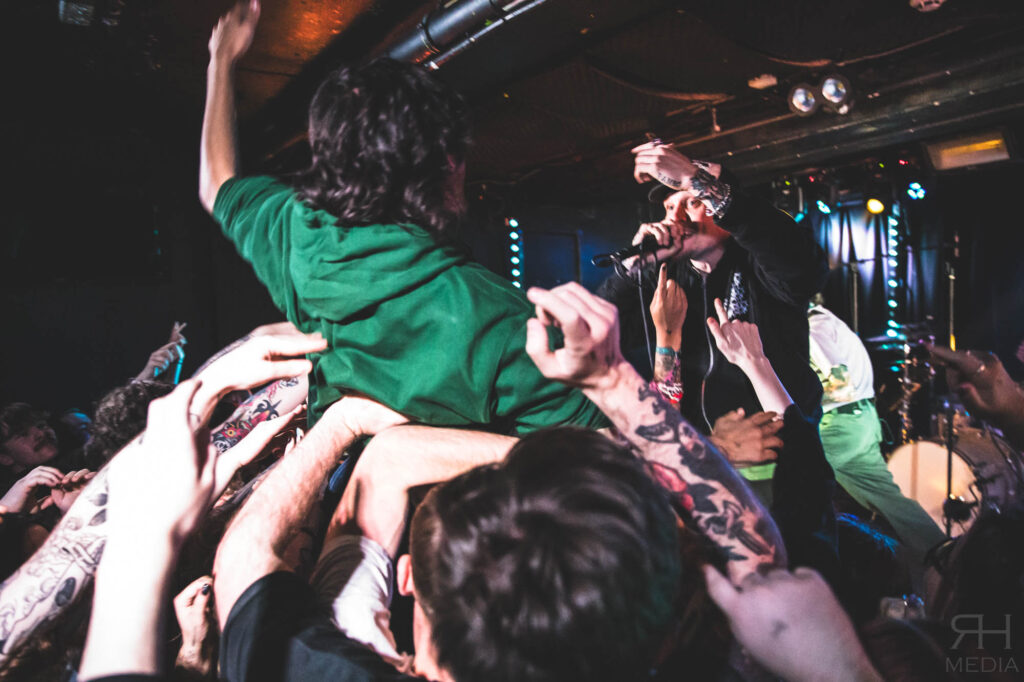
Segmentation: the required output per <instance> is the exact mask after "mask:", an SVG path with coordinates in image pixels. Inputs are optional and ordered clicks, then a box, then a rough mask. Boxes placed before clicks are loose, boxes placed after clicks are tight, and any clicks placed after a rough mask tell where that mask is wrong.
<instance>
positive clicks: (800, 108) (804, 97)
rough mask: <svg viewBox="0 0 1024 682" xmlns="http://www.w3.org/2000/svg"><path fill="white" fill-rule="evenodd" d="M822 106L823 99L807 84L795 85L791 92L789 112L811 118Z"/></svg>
mask: <svg viewBox="0 0 1024 682" xmlns="http://www.w3.org/2000/svg"><path fill="white" fill-rule="evenodd" d="M820 106H821V97H820V96H819V95H818V92H817V91H816V90H815V88H813V87H811V86H810V85H808V84H807V83H800V84H798V85H794V86H793V87H792V88H791V89H790V91H789V110H790V111H792V112H793V113H794V114H796V115H797V116H810V115H811V114H813V113H814V112H815V111H817V110H818V107H820Z"/></svg>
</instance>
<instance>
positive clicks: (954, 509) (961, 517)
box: [942, 496, 978, 537]
mask: <svg viewBox="0 0 1024 682" xmlns="http://www.w3.org/2000/svg"><path fill="white" fill-rule="evenodd" d="M977 506H978V503H977V502H968V501H967V500H965V499H964V498H962V497H952V496H951V497H948V498H946V501H945V502H943V503H942V515H943V516H944V517H945V518H946V519H947V521H946V536H947V537H952V536H951V535H950V533H949V531H950V525H951V523H952V522H954V521H955V522H957V523H963V522H964V521H967V520H968V519H969V518H971V510H972V509H973V508H974V507H977Z"/></svg>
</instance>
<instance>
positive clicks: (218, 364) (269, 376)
mask: <svg viewBox="0 0 1024 682" xmlns="http://www.w3.org/2000/svg"><path fill="white" fill-rule="evenodd" d="M273 331H274V332H275V333H271V334H262V335H259V336H250V337H249V338H248V339H247V340H246V341H245V342H244V343H242V344H241V345H240V346H238V347H236V348H234V349H233V350H231V351H230V352H228V353H225V354H224V355H222V356H221V357H219V358H217V360H215V361H214V362H211V363H210V364H209V365H207V366H206V367H205V368H204V369H203V370H202V372H200V373H199V374H198V375H196V377H197V378H199V379H202V382H203V389H202V394H201V395H202V397H203V401H202V402H201V403H200V408H201V409H200V410H199V411H198V412H197V414H199V415H201V416H202V417H203V421H205V420H206V419H207V418H208V417H209V414H210V412H211V411H212V410H213V407H214V406H215V405H216V403H217V401H218V400H219V399H220V398H222V397H223V396H225V395H227V394H228V393H230V392H231V391H236V390H241V389H248V388H252V387H255V386H262V385H263V384H266V383H269V382H271V381H274V380H276V379H287V378H290V377H296V376H303V375H306V374H308V373H309V372H310V370H311V369H312V363H310V361H309V360H305V359H300V358H296V357H295V356H297V355H304V354H307V353H317V352H319V351H322V350H324V349H325V348H327V340H326V339H324V338H323V337H322V336H321V335H320V334H319V333H316V334H302V333H300V332H299V331H298V330H297V329H295V328H294V327H292V326H291V325H288V327H279V328H276V329H274V330H273ZM279 332H284V333H279Z"/></svg>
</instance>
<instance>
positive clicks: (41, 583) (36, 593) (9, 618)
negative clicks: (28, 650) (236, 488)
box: [0, 377, 306, 673]
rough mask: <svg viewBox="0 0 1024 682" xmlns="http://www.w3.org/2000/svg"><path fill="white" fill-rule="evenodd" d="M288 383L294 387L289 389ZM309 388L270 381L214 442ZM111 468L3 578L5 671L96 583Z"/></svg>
mask: <svg viewBox="0 0 1024 682" xmlns="http://www.w3.org/2000/svg"><path fill="white" fill-rule="evenodd" d="M282 389H292V390H291V391H290V392H288V393H287V394H284V393H285V392H284V391H283V390H282ZM305 392H306V390H305V378H304V377H300V378H298V379H287V380H282V381H277V382H275V383H273V384H270V385H269V386H267V388H266V389H264V390H263V391H261V392H259V393H257V394H255V395H254V396H252V398H251V399H250V400H249V401H246V403H244V404H243V405H242V407H241V408H240V409H239V410H238V411H236V413H235V415H233V416H232V419H235V418H236V417H237V419H238V421H239V423H237V424H236V423H233V421H232V420H228V421H227V422H225V423H224V424H223V425H221V427H220V428H218V429H217V430H216V431H214V432H213V433H212V434H211V436H210V441H211V443H213V444H214V445H215V446H217V447H218V448H221V447H222V446H226V447H223V449H227V447H230V445H234V444H235V443H237V442H238V441H240V440H241V439H242V438H243V437H244V436H245V434H247V433H249V431H251V430H252V428H253V427H254V426H256V424H258V423H260V422H261V421H263V420H265V419H269V418H271V417H272V416H277V409H278V407H280V406H282V405H284V410H290V409H292V408H293V407H294V406H295V405H297V404H298V403H299V402H301V401H302V400H303V399H304V397H305ZM231 430H234V431H233V432H232V433H231V434H228V432H229V431H231ZM228 443H230V445H226V444H228ZM129 447H130V445H129ZM113 461H114V462H116V461H117V460H116V457H115V459H114V460H113ZM114 466H116V464H115V465H114ZM108 469H109V467H105V468H103V469H101V470H100V471H99V473H97V474H96V477H95V478H93V480H91V481H90V482H89V484H88V485H87V486H86V488H85V490H83V491H82V494H81V495H79V497H78V499H77V500H75V503H74V504H73V505H72V506H71V509H69V510H68V513H67V514H65V515H64V518H62V519H61V520H60V522H59V523H58V524H57V527H56V528H55V529H54V530H53V532H52V533H50V536H49V537H48V538H47V539H46V542H44V543H43V546H42V547H40V548H39V550H38V551H37V552H36V553H35V554H33V555H32V557H31V558H30V559H29V560H28V561H26V562H25V563H24V564H23V565H22V566H21V568H19V569H18V570H17V571H15V572H14V573H13V574H12V575H11V576H10V577H9V578H7V580H5V581H4V582H3V583H2V584H0V673H2V672H3V671H4V670H5V669H6V668H7V667H8V666H9V665H10V663H11V662H12V660H13V658H14V656H15V655H16V654H17V652H18V650H19V649H20V648H21V647H23V646H24V645H25V644H26V643H27V642H29V641H30V640H31V639H33V638H34V637H36V636H37V635H39V634H42V633H43V632H45V631H46V630H48V629H49V627H50V626H51V625H52V624H54V623H55V622H56V621H57V619H58V618H59V617H60V616H61V614H63V613H64V611H66V610H67V609H68V608H69V606H71V605H72V604H73V603H74V602H75V600H77V599H78V597H79V596H80V595H81V594H82V593H83V592H84V591H85V589H86V587H88V586H89V585H91V583H92V580H93V577H94V576H95V574H96V568H97V567H98V566H99V563H100V557H101V556H102V555H103V548H104V547H105V546H106V543H107V529H106V520H107V511H106V508H107V492H108V487H107V471H108Z"/></svg>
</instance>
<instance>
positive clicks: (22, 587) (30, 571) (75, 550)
mask: <svg viewBox="0 0 1024 682" xmlns="http://www.w3.org/2000/svg"><path fill="white" fill-rule="evenodd" d="M106 507H107V469H103V470H101V471H100V472H99V473H98V474H96V477H95V478H94V479H93V480H92V481H90V482H89V484H88V485H87V486H86V488H85V490H83V491H82V494H81V495H80V496H79V498H78V499H77V500H75V503H74V505H72V507H71V509H70V510H68V513H67V514H66V515H65V516H64V518H63V519H61V521H60V523H59V524H57V527H56V528H55V529H54V531H53V532H52V533H51V534H50V536H49V537H48V538H47V539H46V542H44V543H43V546H42V547H40V548H39V550H38V551H37V552H36V553H35V554H33V555H32V557H31V558H30V559H29V560H28V561H26V562H25V563H24V564H23V565H22V566H21V567H20V568H19V569H18V570H17V571H15V572H14V573H13V574H12V575H11V576H10V577H9V578H7V580H5V581H4V582H3V583H2V584H0V671H2V670H4V669H6V668H7V666H8V665H9V664H10V663H11V662H12V661H13V659H14V656H15V655H16V654H17V652H18V650H19V649H20V648H21V647H22V646H24V645H25V644H26V643H27V642H28V641H29V640H30V639H32V638H33V637H34V636H36V635H38V634H41V633H42V632H44V631H45V630H47V629H48V628H49V626H50V625H52V624H53V623H55V622H56V620H57V618H58V617H59V616H60V615H61V614H62V613H63V612H64V611H65V610H66V609H67V608H69V607H70V606H71V605H72V604H73V603H74V602H75V600H76V599H78V597H79V596H80V595H81V594H82V592H83V591H84V590H85V588H86V586H88V585H89V583H90V581H91V580H92V576H93V575H94V574H95V572H96V567H97V566H98V565H99V562H100V557H101V556H102V555H103V548H104V547H105V546H106V542H107V532H106V528H105V527H104V526H105V523H106V519H107V512H106Z"/></svg>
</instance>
